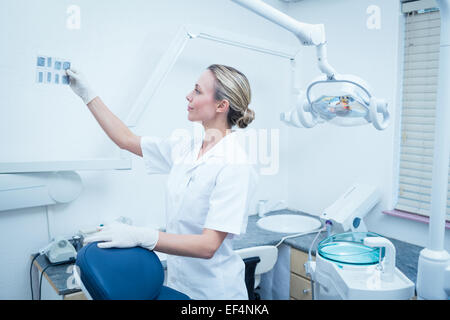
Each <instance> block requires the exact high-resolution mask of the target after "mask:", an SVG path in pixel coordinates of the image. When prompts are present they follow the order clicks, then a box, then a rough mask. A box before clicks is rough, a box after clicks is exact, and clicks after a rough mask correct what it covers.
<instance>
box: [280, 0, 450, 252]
mask: <svg viewBox="0 0 450 320" xmlns="http://www.w3.org/2000/svg"><path fill="white" fill-rule="evenodd" d="M371 5H377V6H378V7H379V8H380V10H381V11H380V13H381V16H380V17H381V25H380V29H369V28H367V24H366V22H367V20H368V18H369V16H370V15H369V14H367V13H366V10H367V8H368V7H369V6H371ZM400 12H401V10H400V2H399V1H395V0H378V1H373V0H340V1H334V0H321V1H314V0H304V1H300V2H298V3H295V4H290V7H289V13H290V15H292V16H293V17H294V18H296V19H298V20H302V21H305V22H309V23H323V24H324V25H325V30H326V34H327V40H328V60H329V63H330V64H331V65H332V66H333V67H334V68H335V69H336V70H337V72H338V73H342V74H353V75H356V76H359V77H361V78H362V79H364V80H365V81H367V82H368V83H369V84H370V85H371V87H372V88H373V92H374V94H375V95H376V96H378V97H380V98H384V99H386V100H387V101H388V103H389V111H390V113H391V124H390V126H389V127H388V128H387V129H386V130H384V131H378V130H376V129H375V128H374V127H373V126H363V127H354V128H345V127H336V126H332V125H330V124H326V125H322V126H317V127H315V128H313V129H308V130H306V129H291V128H290V129H289V145H290V146H291V147H290V149H291V152H290V153H289V168H290V170H289V171H290V175H289V180H288V184H289V204H290V206H293V207H296V208H298V209H301V210H303V211H306V212H310V213H312V214H317V215H319V214H320V213H321V212H322V210H323V209H324V208H326V207H327V206H329V205H330V204H332V203H333V201H334V200H336V199H337V198H338V197H339V196H340V195H341V194H342V193H343V192H345V191H346V190H347V189H348V188H349V187H350V186H351V185H352V184H353V183H354V182H361V183H367V184H373V185H376V186H378V187H379V188H380V190H382V193H383V196H382V201H381V203H380V204H379V205H377V206H376V207H375V208H374V209H373V210H372V211H371V212H370V213H369V214H368V216H367V225H368V229H369V230H370V231H374V232H378V233H380V234H383V235H386V236H390V237H392V238H396V239H400V240H404V241H407V242H410V243H414V244H417V245H420V246H426V244H427V241H428V225H427V224H423V223H419V222H415V221H410V220H405V219H401V218H397V217H392V216H388V215H385V214H382V211H383V210H391V209H393V206H394V205H395V201H396V193H397V185H396V184H397V176H398V169H397V168H398V160H397V157H398V153H399V143H398V136H399V133H398V130H399V124H400V111H401V110H400V109H401V104H400V103H401V100H400V99H401V89H402V87H401V76H400V75H401V72H402V60H401V55H402V46H403V43H402V39H403V34H402V25H403V23H404V21H403V17H402V16H401V13H400ZM314 54H315V51H314V50H313V49H312V48H308V49H307V50H304V54H303V56H302V59H301V65H300V66H299V82H300V83H301V84H302V85H303V88H305V87H306V85H307V84H308V83H309V82H310V81H311V80H312V79H313V78H314V77H316V76H317V75H319V71H318V69H317V67H316V65H315V64H314V63H312V61H314V60H313V59H314ZM445 241H446V243H445V246H446V249H447V250H449V249H450V234H449V232H448V231H447V232H446V238H445Z"/></svg>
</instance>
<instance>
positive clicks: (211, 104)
mask: <svg viewBox="0 0 450 320" xmlns="http://www.w3.org/2000/svg"><path fill="white" fill-rule="evenodd" d="M214 81H215V78H214V75H213V73H212V72H211V71H210V70H205V71H204V72H203V73H202V75H201V76H200V78H199V79H198V81H197V83H196V84H195V86H194V89H193V90H192V91H191V92H189V94H188V95H187V96H186V99H187V101H189V103H188V107H187V110H188V119H189V120H190V121H199V122H201V123H202V124H203V123H205V122H206V123H208V122H209V121H211V120H213V119H214V118H215V117H216V115H217V112H216V109H217V106H218V104H219V103H218V102H217V101H215V100H214Z"/></svg>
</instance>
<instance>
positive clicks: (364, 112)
mask: <svg viewBox="0 0 450 320" xmlns="http://www.w3.org/2000/svg"><path fill="white" fill-rule="evenodd" d="M232 1H233V2H235V3H237V4H239V5H241V6H243V7H245V8H247V9H249V10H250V11H253V12H254V13H256V14H258V15H260V16H262V17H264V18H266V19H268V20H270V21H272V22H274V23H276V24H278V25H279V26H281V27H283V28H285V29H287V30H289V31H291V32H292V33H294V35H295V36H296V37H297V38H298V39H299V40H300V42H301V43H302V44H303V45H305V46H315V47H316V54H317V62H318V66H319V69H320V71H321V72H322V73H323V75H321V76H320V77H318V78H316V79H314V80H313V81H312V82H311V83H310V84H309V85H308V88H307V90H306V91H305V92H301V93H300V94H299V95H298V97H297V101H296V107H295V108H294V109H292V110H291V111H288V112H284V113H282V114H281V115H280V119H281V120H282V121H283V122H285V123H286V124H288V125H290V126H294V127H300V128H301V127H305V128H312V127H314V126H315V125H316V124H317V123H324V122H330V123H332V124H335V125H339V126H357V125H364V124H368V123H372V124H373V126H374V127H375V128H376V129H378V130H384V129H385V128H386V127H387V125H388V123H389V112H388V110H387V103H386V102H385V101H384V100H382V99H377V98H375V97H374V96H373V95H372V94H371V89H370V87H369V86H368V85H367V84H366V83H365V82H364V81H363V80H361V79H360V78H358V77H355V76H352V75H343V74H338V73H337V72H336V70H335V69H334V68H333V67H332V66H331V65H330V64H329V63H328V59H327V42H326V39H325V28H324V25H323V24H307V23H302V22H299V21H297V20H295V19H293V18H291V17H290V16H288V15H286V14H284V13H282V12H280V11H278V10H277V9H275V8H273V7H271V6H269V5H268V4H266V3H264V2H263V1H261V0H232ZM307 113H309V114H310V115H307ZM379 113H381V114H382V120H380V119H379V118H378V114H379Z"/></svg>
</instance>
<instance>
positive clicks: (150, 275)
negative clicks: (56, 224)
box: [74, 242, 189, 300]
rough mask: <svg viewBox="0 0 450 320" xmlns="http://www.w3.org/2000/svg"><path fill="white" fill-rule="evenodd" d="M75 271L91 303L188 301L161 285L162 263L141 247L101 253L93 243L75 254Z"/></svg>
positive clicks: (109, 250) (102, 251) (183, 296)
mask: <svg viewBox="0 0 450 320" xmlns="http://www.w3.org/2000/svg"><path fill="white" fill-rule="evenodd" d="M76 267H78V268H74V276H75V279H76V280H77V282H79V284H80V286H81V288H82V290H83V292H84V294H85V295H86V297H87V298H90V299H93V300H189V297H188V296H187V295H185V294H183V293H181V292H179V291H176V290H173V289H171V288H169V287H166V286H164V285H163V282H164V270H163V267H162V265H161V261H160V260H159V258H158V256H157V255H156V254H155V253H154V252H153V251H149V250H147V249H144V248H141V247H135V248H126V249H118V248H111V249H101V248H98V247H97V242H92V243H89V244H87V245H86V246H84V247H83V248H82V249H81V250H80V251H78V253H77V261H76Z"/></svg>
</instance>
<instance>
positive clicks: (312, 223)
mask: <svg viewBox="0 0 450 320" xmlns="http://www.w3.org/2000/svg"><path fill="white" fill-rule="evenodd" d="M256 225H257V226H258V227H260V228H261V229H264V230H268V231H272V232H279V233H302V232H309V231H314V230H317V229H319V228H320V227H321V225H322V224H321V223H320V220H319V219H317V218H313V217H308V216H303V215H298V214H277V215H273V216H267V217H263V218H261V219H259V220H258V222H256Z"/></svg>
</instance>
